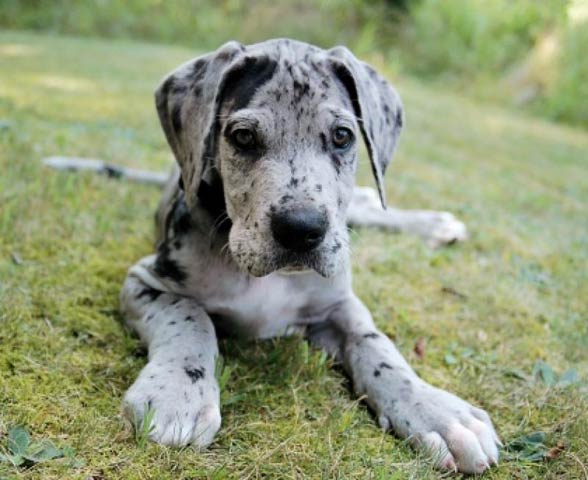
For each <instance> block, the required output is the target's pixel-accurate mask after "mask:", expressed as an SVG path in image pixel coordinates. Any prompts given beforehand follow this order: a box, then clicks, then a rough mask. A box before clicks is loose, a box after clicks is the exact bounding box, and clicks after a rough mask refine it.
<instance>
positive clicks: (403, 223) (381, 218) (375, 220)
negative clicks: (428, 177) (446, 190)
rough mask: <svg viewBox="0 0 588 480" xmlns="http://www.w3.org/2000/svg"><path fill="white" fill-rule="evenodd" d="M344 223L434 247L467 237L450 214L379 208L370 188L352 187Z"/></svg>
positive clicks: (459, 224)
mask: <svg viewBox="0 0 588 480" xmlns="http://www.w3.org/2000/svg"><path fill="white" fill-rule="evenodd" d="M347 223H348V224H349V225H351V226H357V227H378V228H383V229H385V230H389V231H391V232H393V233H411V234H415V235H418V236H419V237H421V238H422V239H423V240H424V241H425V242H426V244H427V245H429V246H430V247H432V248H437V247H440V246H443V245H449V244H452V243H455V242H459V241H463V240H465V239H466V238H467V230H466V227H465V225H464V224H463V223H462V222H460V221H459V220H458V219H456V218H455V216H453V215H452V214H451V213H449V212H437V211H431V210H400V209H397V208H388V209H386V210H384V209H382V206H381V204H380V200H379V199H378V195H377V193H376V191H375V190H374V189H373V188H369V187H355V188H354V189H353V198H352V199H351V203H350V204H349V209H348V211H347Z"/></svg>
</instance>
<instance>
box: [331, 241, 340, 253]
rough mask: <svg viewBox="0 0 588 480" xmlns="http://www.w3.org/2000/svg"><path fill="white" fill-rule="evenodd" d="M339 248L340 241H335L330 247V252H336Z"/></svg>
mask: <svg viewBox="0 0 588 480" xmlns="http://www.w3.org/2000/svg"><path fill="white" fill-rule="evenodd" d="M339 250H341V242H339V241H336V242H335V245H333V247H332V248H331V252H332V253H337V252H338V251H339Z"/></svg>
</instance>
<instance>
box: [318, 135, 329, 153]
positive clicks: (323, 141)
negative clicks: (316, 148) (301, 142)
mask: <svg viewBox="0 0 588 480" xmlns="http://www.w3.org/2000/svg"><path fill="white" fill-rule="evenodd" d="M320 137H321V149H322V150H323V152H325V153H327V151H328V150H329V146H328V144H327V136H326V135H325V134H324V133H322V132H321V134H320Z"/></svg>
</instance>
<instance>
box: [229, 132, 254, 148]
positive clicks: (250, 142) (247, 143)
mask: <svg viewBox="0 0 588 480" xmlns="http://www.w3.org/2000/svg"><path fill="white" fill-rule="evenodd" d="M231 139H232V140H233V143H234V144H235V145H236V146H237V147H239V148H244V149H250V148H253V147H255V135H254V133H253V132H252V131H251V130H247V129H246V128H239V129H237V130H235V131H234V132H233V133H232V134H231Z"/></svg>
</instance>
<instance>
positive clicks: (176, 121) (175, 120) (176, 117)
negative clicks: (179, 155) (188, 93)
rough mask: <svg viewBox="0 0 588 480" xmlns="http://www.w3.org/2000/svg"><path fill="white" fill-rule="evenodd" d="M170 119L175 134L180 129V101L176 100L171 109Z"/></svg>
mask: <svg viewBox="0 0 588 480" xmlns="http://www.w3.org/2000/svg"><path fill="white" fill-rule="evenodd" d="M171 121H172V126H173V128H174V131H175V132H176V135H177V134H179V133H180V132H181V131H182V102H177V103H176V104H175V105H174V106H173V108H172V111H171Z"/></svg>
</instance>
